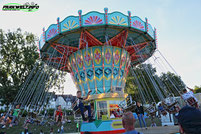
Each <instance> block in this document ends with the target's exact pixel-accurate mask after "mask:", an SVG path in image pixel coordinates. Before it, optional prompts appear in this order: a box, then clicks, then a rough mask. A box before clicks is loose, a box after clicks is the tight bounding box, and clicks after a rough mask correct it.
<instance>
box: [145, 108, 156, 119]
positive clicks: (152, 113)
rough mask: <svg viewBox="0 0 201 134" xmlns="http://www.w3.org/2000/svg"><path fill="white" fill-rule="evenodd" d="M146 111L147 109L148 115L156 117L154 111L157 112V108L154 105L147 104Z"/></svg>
mask: <svg viewBox="0 0 201 134" xmlns="http://www.w3.org/2000/svg"><path fill="white" fill-rule="evenodd" d="M146 111H147V113H148V115H150V116H152V117H154V116H155V117H156V112H157V110H156V108H155V106H153V105H151V106H149V107H148V108H147V109H146Z"/></svg>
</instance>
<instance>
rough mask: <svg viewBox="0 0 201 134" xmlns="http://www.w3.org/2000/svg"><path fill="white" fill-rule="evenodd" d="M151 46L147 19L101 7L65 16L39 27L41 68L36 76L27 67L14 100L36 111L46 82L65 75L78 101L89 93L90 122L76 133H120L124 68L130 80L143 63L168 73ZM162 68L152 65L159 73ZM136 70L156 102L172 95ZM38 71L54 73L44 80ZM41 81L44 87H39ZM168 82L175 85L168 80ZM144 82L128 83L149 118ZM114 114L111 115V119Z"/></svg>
mask: <svg viewBox="0 0 201 134" xmlns="http://www.w3.org/2000/svg"><path fill="white" fill-rule="evenodd" d="M156 44H157V38H156V29H153V28H152V26H151V25H150V24H149V23H148V19H147V18H145V21H143V20H142V19H140V18H139V17H137V16H131V12H128V15H124V14H123V13H120V12H112V13H108V9H107V8H105V9H104V13H99V12H96V11H92V12H89V13H87V14H85V15H82V11H81V10H79V11H78V16H68V17H66V18H65V19H64V20H63V21H60V19H59V18H58V19H57V24H52V25H50V26H49V27H48V28H47V30H45V29H43V34H42V36H41V38H40V41H39V50H40V57H41V59H42V61H41V62H42V65H41V66H40V67H39V69H37V70H39V72H38V71H37V70H36V68H37V64H36V66H35V67H34V68H33V70H32V72H31V73H30V75H29V77H30V78H29V77H28V78H27V81H26V82H25V83H24V85H23V86H22V89H21V90H20V92H19V93H18V95H17V97H16V98H15V102H18V103H21V104H22V106H24V107H26V108H28V109H30V108H31V109H32V110H34V111H39V112H40V110H41V109H44V107H45V105H47V100H48V98H51V95H49V91H50V89H51V87H52V81H53V80H55V79H57V77H58V75H63V72H68V73H70V74H71V76H72V79H73V81H74V83H75V86H76V88H77V90H79V91H81V93H82V97H85V96H87V94H88V92H89V91H92V92H91V94H90V95H89V97H88V99H87V100H86V102H87V103H88V102H90V103H91V104H93V109H94V111H95V114H94V116H95V117H94V118H95V121H93V122H82V123H81V128H80V131H81V133H84V132H86V131H87V132H91V133H103V132H104V133H122V132H124V131H125V130H124V129H123V126H122V123H121V122H122V121H121V115H122V114H121V113H122V112H123V111H122V110H123V109H124V110H125V109H126V107H127V108H128V106H132V105H133V101H132V99H131V97H129V96H128V94H127V93H126V92H125V91H124V90H125V84H126V77H127V75H128V72H129V70H130V72H131V74H132V76H133V77H135V78H137V76H138V75H141V76H143V75H144V73H142V72H139V71H138V72H137V71H135V68H136V66H138V65H140V64H141V63H144V62H148V63H150V64H153V63H154V64H155V65H156V64H159V63H158V62H159V60H161V59H162V58H163V61H165V62H166V63H167V65H168V66H169V67H170V68H171V69H173V68H172V67H171V66H170V65H169V63H168V62H167V60H166V59H165V58H164V56H163V55H162V54H161V53H160V51H158V50H157V48H156ZM156 50H157V51H156ZM154 53H158V54H160V55H161V57H162V58H160V59H159V58H158V57H156V56H154V55H153V54H154ZM151 58H152V61H151ZM167 65H160V64H159V65H158V66H160V68H159V70H160V69H161V71H160V72H161V73H162V68H164V67H167ZM142 67H143V68H144V70H145V73H146V75H147V76H148V78H149V79H150V83H151V84H152V85H153V88H154V89H155V90H154V92H155V94H156V95H157V97H158V98H159V100H161V101H163V100H164V99H165V98H168V97H169V96H168V95H169V94H171V93H172V92H179V89H178V87H177V86H174V88H175V89H173V90H168V88H169V87H168V86H167V85H166V84H165V83H162V81H161V80H160V79H159V78H157V77H155V76H153V75H152V72H151V71H150V70H149V69H148V68H147V66H145V65H144V66H142ZM43 70H45V71H46V72H48V71H49V72H53V73H52V74H55V75H51V76H50V75H49V74H48V73H44V71H43ZM50 70H54V71H50ZM173 71H174V70H173ZM33 74H34V77H32V75H33ZM30 79H31V82H30ZM50 79H51V80H50ZM47 80H48V81H49V84H47V85H44V84H42V83H43V82H44V81H47ZM169 81H170V83H172V85H176V83H175V81H174V80H171V79H169ZM146 82H147V81H146V80H145V79H144V77H141V78H139V79H135V80H134V81H133V84H134V85H136V86H137V87H138V89H139V96H138V97H140V99H141V100H142V103H143V104H150V105H149V107H148V108H147V110H146V111H147V112H148V113H149V114H150V115H151V116H154V114H155V113H156V106H155V104H154V103H153V102H156V101H155V98H154V97H153V95H152V91H150V89H149V87H148V84H147V83H146ZM66 88H67V87H66ZM169 98H171V97H169ZM170 100H171V99H170ZM164 103H165V102H164ZM176 104H177V103H175V101H172V100H171V101H169V103H168V104H167V103H165V104H164V105H166V106H167V108H166V109H168V110H170V109H171V110H172V111H170V112H174V110H175V105H176ZM114 113H116V114H115V116H111V115H112V114H114ZM117 113H118V115H117ZM166 114H167V113H166Z"/></svg>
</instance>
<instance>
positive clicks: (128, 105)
mask: <svg viewBox="0 0 201 134" xmlns="http://www.w3.org/2000/svg"><path fill="white" fill-rule="evenodd" d="M119 107H120V108H121V109H122V110H123V111H124V112H126V111H135V109H136V102H135V101H133V100H132V99H131V97H130V96H127V97H126V98H125V99H124V100H123V101H121V102H120V103H119Z"/></svg>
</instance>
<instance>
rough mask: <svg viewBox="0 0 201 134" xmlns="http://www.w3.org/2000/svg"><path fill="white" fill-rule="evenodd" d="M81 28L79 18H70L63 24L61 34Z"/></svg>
mask: <svg viewBox="0 0 201 134" xmlns="http://www.w3.org/2000/svg"><path fill="white" fill-rule="evenodd" d="M76 28H79V17H74V16H69V17H67V18H66V19H64V20H63V21H62V22H61V32H66V31H69V30H73V29H76Z"/></svg>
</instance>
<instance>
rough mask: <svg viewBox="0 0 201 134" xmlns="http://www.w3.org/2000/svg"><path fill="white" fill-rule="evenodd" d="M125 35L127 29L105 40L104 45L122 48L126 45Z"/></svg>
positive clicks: (126, 34)
mask: <svg viewBox="0 0 201 134" xmlns="http://www.w3.org/2000/svg"><path fill="white" fill-rule="evenodd" d="M127 36H128V30H123V31H122V32H120V33H119V34H117V35H116V36H114V37H113V38H111V39H110V40H109V41H107V42H105V43H104V45H106V44H111V45H112V46H117V47H121V48H124V47H125V45H126V40H127Z"/></svg>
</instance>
